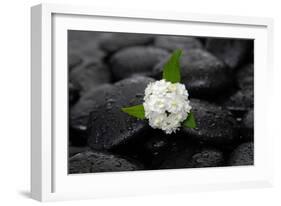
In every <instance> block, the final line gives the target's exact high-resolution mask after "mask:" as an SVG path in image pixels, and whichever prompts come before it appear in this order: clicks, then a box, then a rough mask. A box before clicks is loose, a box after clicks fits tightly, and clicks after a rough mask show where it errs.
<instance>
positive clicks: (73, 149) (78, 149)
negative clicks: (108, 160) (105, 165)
mask: <svg viewBox="0 0 281 206" xmlns="http://www.w3.org/2000/svg"><path fill="white" fill-rule="evenodd" d="M89 149H90V148H89V147H76V146H69V147H68V156H69V157H72V156H74V155H76V154H78V153H82V152H85V151H89Z"/></svg>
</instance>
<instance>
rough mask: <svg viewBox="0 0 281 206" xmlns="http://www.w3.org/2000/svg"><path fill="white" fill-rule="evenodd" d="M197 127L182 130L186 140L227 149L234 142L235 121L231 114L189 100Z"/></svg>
mask: <svg viewBox="0 0 281 206" xmlns="http://www.w3.org/2000/svg"><path fill="white" fill-rule="evenodd" d="M191 105H192V111H193V113H194V116H195V119H196V124H197V127H196V128H194V129H191V128H183V129H182V130H183V132H184V133H185V134H186V135H187V136H188V138H190V139H193V140H194V141H196V142H198V143H200V144H204V145H214V146H216V147H219V148H224V149H225V148H227V146H231V145H232V144H233V143H234V142H235V141H236V135H237V134H236V127H237V125H236V121H235V119H234V118H233V116H232V114H231V113H230V112H228V111H227V110H225V109H223V108H222V107H220V106H217V105H214V104H211V103H208V102H204V101H202V100H196V99H191Z"/></svg>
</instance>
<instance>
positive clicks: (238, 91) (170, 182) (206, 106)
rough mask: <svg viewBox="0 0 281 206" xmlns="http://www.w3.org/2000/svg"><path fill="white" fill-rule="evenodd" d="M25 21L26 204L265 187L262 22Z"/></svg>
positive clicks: (50, 15) (58, 13)
mask: <svg viewBox="0 0 281 206" xmlns="http://www.w3.org/2000/svg"><path fill="white" fill-rule="evenodd" d="M31 14H32V15H31V16H32V17H31V25H32V31H31V40H32V45H31V47H32V151H31V163H32V168H31V172H32V174H31V177H32V178H31V194H32V197H33V198H34V199H37V200H40V201H51V200H67V199H83V198H96V197H112V196H121V195H137V194H151V193H173V192H188V191H205V190H214V189H221V190H225V189H234V188H248V187H269V186H272V184H273V180H272V178H273V176H272V164H273V160H272V158H273V151H272V148H273V143H272V141H273V137H272V134H271V133H270V128H269V124H268V121H267V118H268V115H269V114H268V112H267V108H270V99H271V96H270V91H271V89H270V87H271V84H270V82H271V78H272V75H273V72H272V71H273V70H272V56H273V55H272V51H273V49H272V45H273V43H272V38H273V37H272V28H273V22H272V20H271V19H268V18H257V17H233V16H219V15H217V16H216V15H202V14H200V15H199V14H188V13H170V12H165V13H161V12H148V11H133V10H126V9H124V10H120V9H118V10H116V9H112V8H90V7H79V6H64V5H53V4H43V5H38V6H34V7H32V9H31Z"/></svg>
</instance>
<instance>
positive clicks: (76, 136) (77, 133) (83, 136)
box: [68, 123, 88, 147]
mask: <svg viewBox="0 0 281 206" xmlns="http://www.w3.org/2000/svg"><path fill="white" fill-rule="evenodd" d="M68 131H69V141H70V142H71V145H73V146H77V147H84V146H87V142H88V134H87V127H84V126H81V125H73V124H72V123H70V126H69V129H68Z"/></svg>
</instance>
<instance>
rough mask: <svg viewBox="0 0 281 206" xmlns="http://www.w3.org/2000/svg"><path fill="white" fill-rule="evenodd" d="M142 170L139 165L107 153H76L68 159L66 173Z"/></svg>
mask: <svg viewBox="0 0 281 206" xmlns="http://www.w3.org/2000/svg"><path fill="white" fill-rule="evenodd" d="M141 169H143V168H142V166H141V165H139V164H136V163H133V162H131V161H129V160H126V159H124V158H122V157H118V156H115V155H112V154H108V153H101V152H95V151H86V152H83V153H78V154H76V155H75V156H73V157H71V158H70V159H69V167H68V172H69V173H70V174H76V173H91V172H113V171H133V170H141Z"/></svg>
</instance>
